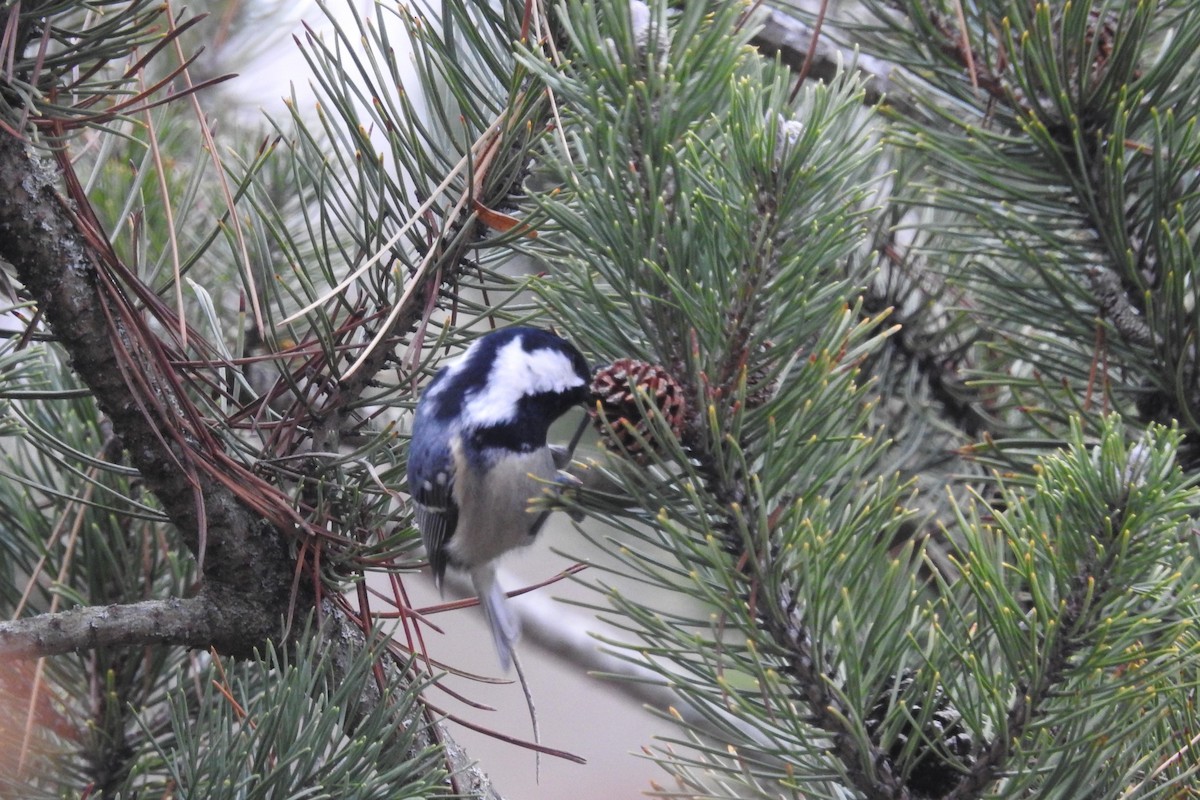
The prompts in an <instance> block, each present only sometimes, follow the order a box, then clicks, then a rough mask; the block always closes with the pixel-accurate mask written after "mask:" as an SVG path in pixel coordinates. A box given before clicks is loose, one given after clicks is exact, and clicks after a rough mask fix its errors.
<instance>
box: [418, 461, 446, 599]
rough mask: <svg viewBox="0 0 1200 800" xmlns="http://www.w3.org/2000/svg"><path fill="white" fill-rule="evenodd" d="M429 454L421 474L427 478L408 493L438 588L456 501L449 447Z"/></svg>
mask: <svg viewBox="0 0 1200 800" xmlns="http://www.w3.org/2000/svg"><path fill="white" fill-rule="evenodd" d="M426 457H427V458H429V457H432V460H431V461H430V463H428V464H427V465H426V469H424V470H422V474H424V475H427V476H428V478H426V479H425V480H423V481H421V482H419V483H418V485H415V486H412V485H410V486H409V491H410V492H411V493H412V501H413V511H414V512H415V516H416V520H417V527H418V528H419V529H420V530H421V541H423V542H424V543H425V552H426V554H428V556H429V566H430V567H431V568H432V569H433V580H434V582H435V583H436V584H437V586H438V588H439V589H440V588H441V586H442V578H443V577H444V576H445V574H446V565H447V563H448V555H447V551H446V544H447V543H448V542H449V541H450V537H452V536H453V535H454V529H455V528H457V527H458V504H457V503H455V502H454V460H453V458H451V456H450V452H449V450H447V451H445V453H444V455H443V454H436V455H432V456H431V454H426Z"/></svg>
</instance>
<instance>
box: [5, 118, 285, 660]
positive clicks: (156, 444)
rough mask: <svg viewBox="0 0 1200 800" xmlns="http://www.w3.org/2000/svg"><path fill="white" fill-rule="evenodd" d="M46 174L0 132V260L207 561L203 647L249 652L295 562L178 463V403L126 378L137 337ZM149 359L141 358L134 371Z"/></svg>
mask: <svg viewBox="0 0 1200 800" xmlns="http://www.w3.org/2000/svg"><path fill="white" fill-rule="evenodd" d="M53 174H54V171H53V169H52V167H51V166H50V165H49V164H48V163H47V161H46V160H45V159H44V158H42V157H40V156H39V155H37V154H36V153H35V151H33V149H32V147H31V146H30V145H27V144H26V143H24V142H22V141H21V140H19V139H18V138H16V137H14V136H11V135H9V134H0V257H3V258H5V259H6V260H8V261H9V262H10V263H11V264H12V265H13V267H14V268H15V269H16V271H17V274H18V275H19V277H20V278H21V281H22V283H23V284H24V286H25V289H26V291H28V292H29V293H30V294H31V295H32V296H33V297H34V298H35V299H36V300H37V302H38V306H39V308H40V309H42V310H43V311H44V313H45V314H46V318H47V319H48V320H49V321H50V323H51V326H52V327H53V330H54V333H55V335H56V337H57V340H58V342H59V343H60V344H61V345H62V346H63V347H64V348H65V349H66V350H67V352H68V353H69V354H70V356H71V362H72V364H73V365H74V367H75V369H76V371H77V372H78V373H79V375H80V377H81V378H82V379H83V381H84V382H85V383H86V384H87V385H88V387H89V388H90V389H91V390H92V391H93V392H94V394H95V396H96V400H97V402H98V403H99V405H100V407H101V408H102V409H104V411H105V412H106V413H107V414H108V416H109V418H110V419H111V421H112V425H113V431H114V433H115V434H116V435H117V436H118V437H120V439H121V441H122V443H123V444H124V446H125V448H126V450H127V451H128V453H129V457H130V461H131V462H132V464H133V465H134V466H135V467H137V468H138V470H139V471H140V472H141V473H142V475H143V476H144V477H145V480H146V484H147V486H149V487H150V489H151V490H152V491H153V492H154V494H155V496H156V497H158V499H159V501H160V502H161V503H162V506H163V508H164V510H165V511H166V513H167V515H168V516H169V517H170V518H171V520H172V521H173V522H174V523H175V525H176V526H177V527H178V529H179V530H180V532H181V534H182V535H183V537H184V540H185V541H186V542H187V543H188V546H189V547H190V548H191V549H192V551H193V553H195V554H196V555H199V554H200V553H201V550H202V543H204V547H203V550H204V552H205V555H206V559H205V586H204V589H203V590H202V591H203V592H204V593H205V594H207V595H209V599H210V601H211V603H212V604H213V606H212V607H213V608H220V609H222V613H221V614H220V615H219V617H218V618H217V619H214V620H213V626H212V628H211V634H212V636H211V639H210V641H209V642H208V644H211V645H213V646H215V647H217V648H218V650H221V651H223V652H240V653H249V652H250V651H252V650H253V648H254V647H255V645H257V644H258V643H260V642H261V641H263V639H265V638H267V637H269V636H273V635H278V634H279V632H280V628H279V621H280V620H281V619H284V618H285V617H286V616H287V609H288V608H289V604H290V602H291V600H292V596H293V587H292V584H293V576H294V570H295V567H294V563H293V561H292V559H291V557H290V554H289V553H288V548H287V545H286V542H285V541H284V539H283V537H282V536H281V535H280V532H279V531H278V530H277V529H276V528H274V527H273V526H270V525H267V524H264V521H263V519H262V517H261V516H259V515H258V514H255V513H253V512H252V511H251V510H250V509H248V508H247V507H246V506H245V505H244V504H243V503H242V502H241V500H240V498H239V497H238V496H237V495H236V493H235V492H234V491H233V489H231V488H230V487H229V486H227V485H225V484H223V483H221V482H220V481H219V480H218V479H217V477H216V476H214V475H212V474H210V473H203V472H200V471H193V472H191V474H189V471H188V470H186V469H185V468H184V467H183V465H184V464H185V463H187V462H188V461H189V460H191V459H194V458H195V457H196V455H198V453H196V452H193V453H188V452H186V451H184V450H182V449H181V446H180V444H178V443H171V442H169V440H168V439H167V438H166V437H165V435H164V432H165V431H170V430H172V428H173V427H174V426H175V422H176V420H177V419H178V418H179V417H181V416H182V415H183V414H184V413H185V411H184V408H185V406H187V405H188V404H187V401H186V399H185V398H182V397H180V396H179V395H178V394H175V393H173V392H172V391H171V389H170V387H171V386H172V383H171V382H170V381H169V380H167V379H166V376H163V375H159V376H154V375H146V374H140V375H136V376H135V375H131V374H130V370H129V368H128V366H127V363H128V354H127V353H121V352H118V349H117V348H118V343H120V346H122V347H124V348H128V347H131V346H133V345H132V343H133V342H134V341H135V335H134V334H132V333H131V332H130V331H129V330H128V329H126V328H124V327H123V326H122V325H121V323H120V322H119V321H114V320H113V319H112V318H111V317H110V316H109V313H108V312H106V310H105V300H104V297H103V296H102V289H101V285H100V284H101V278H100V269H99V264H100V262H101V260H102V259H103V257H104V256H103V254H101V253H100V252H98V251H97V250H96V248H95V246H94V245H93V244H92V243H91V241H94V240H89V238H88V237H87V236H85V235H84V234H83V233H82V232H81V230H80V228H79V223H78V220H77V218H75V217H74V216H73V215H72V214H70V213H69V212H68V211H67V206H66V204H65V203H64V201H63V200H62V199H61V198H60V197H59V196H58V194H57V193H56V191H55V190H54V188H53V185H52V183H51V181H50V178H49V177H48V176H49V175H53ZM151 363H155V362H154V361H153V360H151V359H146V358H143V359H141V360H140V365H141V366H143V367H146V366H147V365H149V364H151ZM135 379H136V380H141V381H143V383H144V385H148V386H151V387H153V388H152V391H153V392H154V393H155V398H154V399H155V400H156V401H157V402H156V404H155V405H154V406H153V407H151V406H149V405H144V404H141V403H138V402H137V401H135V399H134V398H135V397H137V396H138V395H137V392H136V391H134V390H133V389H132V388H131V386H130V381H132V380H135Z"/></svg>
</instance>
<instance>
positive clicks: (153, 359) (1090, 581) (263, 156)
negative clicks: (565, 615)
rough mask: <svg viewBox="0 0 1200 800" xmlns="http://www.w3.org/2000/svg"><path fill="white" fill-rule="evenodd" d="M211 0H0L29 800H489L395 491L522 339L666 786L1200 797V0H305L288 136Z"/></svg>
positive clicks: (8, 552)
mask: <svg viewBox="0 0 1200 800" xmlns="http://www.w3.org/2000/svg"><path fill="white" fill-rule="evenodd" d="M212 5H213V7H212V9H211V10H212V11H214V12H217V13H215V14H214V15H213V16H211V17H208V18H205V17H204V16H203V15H202V14H196V13H194V12H193V11H185V10H184V9H182V8H180V7H177V6H175V5H174V4H172V3H162V2H154V3H151V2H140V1H139V0H129V1H127V2H116V1H115V0H111V1H107V0H106V1H105V2H89V3H82V2H66V1H65V0H62V1H58V2H53V1H47V2H33V1H30V0H25V1H24V2H20V3H7V4H4V5H3V6H0V266H3V267H4V276H5V279H6V285H5V286H4V287H3V288H4V290H5V291H4V298H5V299H4V301H3V302H4V303H5V305H6V308H5V315H4V319H5V324H4V328H5V330H8V331H10V333H8V334H7V335H6V336H5V338H3V339H2V340H0V342H2V344H0V436H3V437H4V441H5V462H4V464H3V466H0V471H2V472H3V475H4V480H0V608H2V609H3V614H2V616H3V617H4V618H5V620H7V621H4V622H0V796H3V797H10V796H11V797H60V796H103V797H114V798H116V797H129V798H132V797H159V796H163V797H166V796H186V797H230V798H235V797H237V798H241V797H263V798H267V797H271V798H290V797H297V798H299V797H317V796H323V797H346V798H356V797H363V798H367V797H427V796H479V797H497V796H498V795H497V793H496V792H495V790H494V789H492V788H491V787H490V785H489V783H488V781H487V778H486V774H485V773H486V770H487V767H488V765H487V764H486V763H485V764H482V765H480V767H475V768H472V767H470V758H469V755H468V754H464V753H463V752H462V751H461V750H460V748H458V746H457V745H456V744H455V743H454V742H453V740H452V739H450V738H449V736H448V735H447V732H446V730H445V727H444V725H443V724H442V720H443V718H444V717H446V716H447V715H449V716H451V717H454V716H455V715H456V714H457V712H456V711H454V710H453V709H450V710H448V709H447V708H444V707H443V705H442V703H443V701H444V699H445V697H446V696H447V695H446V694H444V693H443V692H441V690H440V688H439V687H438V683H439V682H440V680H441V677H442V674H443V672H444V670H445V669H446V668H447V667H449V668H451V669H460V668H461V669H472V668H473V666H472V665H456V664H452V665H443V664H439V663H437V662H436V659H434V658H430V657H429V656H430V653H431V652H432V651H431V648H430V646H429V642H430V641H432V640H433V639H434V637H436V636H438V635H439V634H438V632H437V630H436V628H435V627H433V626H432V625H431V624H430V623H429V621H428V620H429V618H428V617H427V616H425V615H423V614H421V613H417V611H416V610H414V609H413V608H411V607H410V602H409V599H408V592H407V591H406V588H405V585H406V582H407V581H410V580H414V579H415V578H414V576H413V575H412V573H414V572H415V571H416V570H417V569H419V568H420V566H421V563H422V554H421V553H420V550H419V536H418V535H417V533H416V531H415V530H414V529H413V527H412V516H411V511H410V509H409V508H408V505H407V502H406V495H405V491H406V487H404V485H403V480H404V479H403V476H404V473H405V458H406V451H407V425H408V422H409V419H410V412H411V409H412V407H413V404H414V401H415V398H416V396H417V393H418V392H419V389H420V387H421V386H422V385H424V383H425V382H426V381H427V378H428V377H429V375H430V374H431V373H432V371H433V370H434V369H435V368H436V367H437V366H438V365H439V363H440V362H441V359H442V358H443V357H444V356H445V355H447V354H448V353H452V352H454V351H455V350H457V349H459V348H461V347H462V346H465V345H466V344H467V343H469V342H470V341H471V340H472V339H473V338H474V337H475V336H477V335H478V333H479V332H480V331H481V330H484V329H486V328H487V327H490V326H494V325H501V324H508V323H511V322H515V321H521V322H533V323H534V324H539V325H543V326H554V327H555V328H556V329H557V330H558V331H559V332H560V333H561V334H562V335H563V336H565V337H566V338H568V339H570V340H571V341H572V342H574V343H575V344H577V345H578V346H579V347H580V349H581V350H583V351H584V352H585V353H586V354H587V356H588V359H589V362H590V363H592V364H594V365H597V371H596V374H595V377H594V380H593V387H592V388H593V392H594V397H593V402H592V403H591V408H590V409H589V413H590V415H591V417H592V422H593V424H594V426H595V429H596V435H595V437H594V438H595V446H592V443H591V442H585V443H584V445H583V446H581V447H580V448H579V449H578V450H577V451H576V452H575V461H574V463H573V464H572V465H571V467H570V470H571V471H573V472H574V473H575V474H576V476H577V477H578V478H579V481H578V483H576V484H572V485H571V487H570V489H569V490H568V491H565V492H563V493H561V494H557V495H554V496H550V495H548V496H547V498H540V499H538V500H537V501H536V503H535V509H534V510H535V511H540V510H546V509H551V508H553V509H558V510H565V511H568V512H570V513H571V515H572V517H573V518H574V519H577V520H580V521H579V522H577V523H576V527H575V530H576V532H577V538H576V539H575V540H574V541H573V542H571V543H568V544H566V545H564V549H565V550H567V551H568V552H571V551H573V550H574V551H577V552H579V553H580V554H581V557H584V558H586V555H583V554H585V553H586V552H587V549H588V547H591V548H600V549H601V550H603V551H605V552H606V555H607V556H608V558H606V559H604V560H603V561H601V562H599V563H602V564H604V565H605V566H602V567H601V566H595V567H593V568H592V569H589V570H585V571H583V572H582V573H580V575H579V579H580V580H582V581H584V582H585V583H586V584H587V585H588V586H589V587H591V589H592V590H593V592H592V593H591V595H590V597H591V598H592V599H591V601H590V602H589V603H587V604H586V605H587V608H588V610H589V611H591V612H594V615H595V618H596V620H597V622H596V625H597V627H596V630H597V632H598V634H599V635H598V639H597V647H603V648H604V649H606V650H608V651H610V652H611V653H612V654H614V655H615V656H616V657H617V658H618V659H619V660H620V661H622V662H625V663H627V664H628V665H629V673H628V674H627V675H625V676H624V680H625V681H626V682H631V681H642V682H644V683H647V684H651V685H652V686H654V687H656V688H657V689H659V690H662V691H665V692H667V693H669V695H670V697H671V701H670V703H669V705H666V704H664V705H663V707H661V708H658V709H656V710H657V711H659V712H661V718H662V729H661V730H662V733H661V737H660V738H659V739H658V740H657V741H656V742H654V743H648V749H647V752H649V753H650V754H651V755H652V757H653V759H654V760H655V761H656V762H657V763H658V764H659V765H660V766H661V768H662V770H663V777H661V778H660V779H659V780H658V781H656V782H654V783H653V784H651V785H650V786H648V787H647V790H648V791H649V793H650V794H651V796H658V797H664V798H665V797H672V798H675V797H687V798H759V797H761V798H781V797H789V798H806V799H807V798H836V799H837V800H850V798H866V799H868V800H884V799H885V798H886V799H889V800H909V799H910V798H911V799H914V800H915V799H917V798H947V799H951V798H952V799H954V800H967V799H968V798H1016V797H1029V798H1034V797H1036V798H1064V799H1066V798H1083V797H1086V798H1096V799H1097V800H1099V799H1100V798H1111V799H1112V800H1126V799H1127V798H1128V799H1132V798H1143V797H1146V798H1150V797H1161V798H1182V797H1188V796H1192V794H1191V793H1194V788H1192V787H1194V785H1196V784H1197V782H1198V780H1200V778H1198V776H1197V773H1198V772H1200V757H1198V755H1200V754H1198V752H1197V736H1198V734H1197V731H1198V730H1200V719H1198V718H1197V714H1196V709H1195V705H1196V697H1195V687H1196V682H1197V677H1198V676H1200V642H1198V641H1197V634H1196V630H1195V622H1194V621H1195V619H1196V615H1197V611H1198V610H1200V609H1198V608H1197V597H1198V596H1200V594H1198V592H1197V585H1198V583H1200V567H1198V565H1197V530H1198V525H1197V509H1198V500H1200V496H1198V494H1197V491H1196V490H1195V488H1194V486H1195V483H1196V470H1197V468H1198V466H1200V455H1198V453H1200V450H1198V449H1197V442H1198V441H1200V422H1198V421H1197V420H1198V419H1200V412H1198V411H1197V408H1198V407H1200V401H1198V399H1197V398H1198V397H1200V384H1198V381H1200V368H1198V367H1197V360H1198V357H1200V356H1198V354H1200V350H1198V349H1197V348H1198V346H1200V345H1198V344H1197V342H1198V340H1200V336H1198V335H1197V326H1198V325H1200V319H1198V317H1197V315H1196V309H1197V306H1198V303H1197V299H1198V298H1197V292H1198V291H1200V289H1198V280H1200V272H1198V271H1197V267H1196V252H1197V248H1198V246H1200V245H1198V243H1197V236H1198V230H1200V221H1198V220H1200V199H1198V198H1200V194H1198V193H1197V192H1196V190H1195V189H1196V181H1197V177H1196V176H1197V174H1200V173H1198V172H1197V164H1200V134H1198V133H1197V126H1196V119H1195V116H1196V114H1197V113H1200V112H1198V111H1197V109H1200V103H1198V102H1197V100H1200V98H1198V97H1197V92H1200V75H1198V74H1197V70H1198V69H1200V62H1198V61H1197V58H1196V52H1197V50H1198V47H1197V46H1198V45H1200V10H1197V9H1196V8H1195V6H1194V4H1193V3H1191V2H1184V0H1158V2H1152V1H1151V0H1091V2H1079V3H1076V2H1028V1H1027V0H979V1H978V2H965V0H864V2H862V3H861V4H855V5H853V7H851V6H849V5H843V6H839V7H835V8H831V7H830V6H831V5H833V4H828V3H823V2H813V3H808V2H803V1H802V0H795V3H794V4H793V5H780V6H779V7H778V8H775V9H767V8H765V7H762V6H760V5H745V4H740V3H725V2H711V3H700V2H694V3H667V2H665V0H655V1H654V2H651V3H645V2H642V1H641V0H596V1H595V2H582V0H562V1H561V2H550V1H549V0H544V1H543V0H528V1H527V2H526V1H525V0H522V1H521V2H517V1H516V0H495V1H494V2H477V1H476V0H446V2H444V3H442V4H440V5H438V6H437V7H431V8H421V7H405V6H395V5H393V4H388V3H379V4H376V5H373V6H371V8H370V11H369V13H368V15H367V16H366V17H362V18H360V17H357V16H355V17H352V18H347V17H346V16H345V15H342V14H335V13H333V11H331V10H329V9H326V8H325V7H324V6H320V7H319V10H320V11H321V12H323V13H327V14H328V16H329V27H328V29H327V30H326V31H325V32H324V33H320V34H319V33H317V32H316V30H315V28H306V33H305V35H304V36H301V37H299V38H298V40H297V46H298V47H299V48H300V50H301V52H302V53H303V55H304V58H305V60H306V63H307V66H308V68H309V70H310V74H311V80H312V85H313V87H314V90H315V92H316V93H317V95H318V100H319V102H318V104H317V106H316V107H315V109H309V108H305V107H303V106H302V103H301V102H300V101H299V100H298V99H297V98H293V99H292V101H291V102H290V103H287V104H285V105H282V106H280V107H279V108H277V109H274V110H273V111H269V112H268V117H267V121H266V122H264V123H262V125H263V126H265V127H262V128H259V129H258V131H257V133H256V132H254V131H255V129H254V127H253V126H254V125H255V124H257V123H242V122H237V121H234V120H221V124H220V125H216V124H215V123H216V121H217V118H218V117H219V112H218V111H217V108H218V105H219V104H218V103H216V102H214V101H213V100H211V98H218V97H220V95H219V92H220V91H221V87H220V84H221V83H222V82H223V80H224V75H223V71H222V70H223V68H222V67H220V66H218V65H220V64H221V63H222V58H230V57H232V55H233V53H234V51H236V49H237V48H238V46H239V42H241V40H240V39H239V38H238V36H236V35H235V36H232V37H226V36H225V33H227V32H228V31H230V30H245V31H253V30H259V29H261V24H260V21H259V20H257V19H256V18H255V15H256V14H258V13H261V12H260V11H258V10H256V9H250V8H246V7H243V6H241V5H240V4H237V3H226V4H219V3H214V4H212ZM216 23H220V24H216ZM781 24H786V25H789V26H791V27H790V28H789V30H790V31H792V32H793V33H795V34H796V35H797V36H798V39H796V40H795V41H799V42H800V43H801V44H802V45H804V46H797V45H796V44H795V41H793V40H790V39H787V37H780V36H779V35H777V34H778V30H777V29H776V28H777V27H778V26H779V25H781ZM223 32H225V33H223ZM201 44H208V45H209V46H210V47H211V48H212V49H214V50H215V53H209V54H207V55H206V56H205V57H204V58H203V59H200V58H198V57H195V56H193V55H191V54H192V53H195V52H197V51H198V49H199V46H200V45H201ZM856 54H861V55H856ZM816 76H820V79H818V78H817V77H816ZM247 126H249V127H247ZM263 130H265V131H266V132H265V133H263ZM593 552H594V551H593ZM609 573H612V574H611V575H610V574H609ZM616 577H619V578H620V579H622V580H621V581H617V580H614V578H616ZM638 585H645V586H648V587H653V589H654V591H653V592H647V593H642V592H639V591H637V590H636V588H630V587H636V586H638ZM618 586H621V587H625V588H616V587H618ZM380 587H386V589H381V588H380ZM385 627H386V628H387V630H386V635H384V633H385V632H383V629H384V628H385ZM488 687H489V685H488V684H487V683H480V684H479V688H478V689H477V693H478V695H479V697H478V698H477V699H479V700H480V701H481V702H483V703H486V702H487V698H486V693H487V691H488ZM540 713H541V714H542V715H543V716H547V715H554V714H557V713H560V712H559V710H557V709H554V708H542V709H541V710H540ZM465 721H466V722H467V723H468V724H475V725H478V722H477V721H475V722H473V721H472V720H465ZM530 746H534V747H538V748H540V749H541V750H542V751H543V752H549V753H551V754H553V755H564V754H561V753H555V752H554V751H553V743H552V742H550V743H546V744H544V745H542V744H531V745H530ZM581 769H586V768H581Z"/></svg>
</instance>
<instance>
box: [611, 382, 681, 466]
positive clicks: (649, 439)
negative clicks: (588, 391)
mask: <svg viewBox="0 0 1200 800" xmlns="http://www.w3.org/2000/svg"><path fill="white" fill-rule="evenodd" d="M638 393H641V403H642V406H643V407H648V406H654V407H656V408H658V410H659V413H661V414H662V416H663V419H664V420H666V422H667V425H668V426H669V427H670V430H671V433H672V434H673V435H674V436H676V437H679V436H680V435H681V434H682V433H683V426H684V421H685V418H686V415H687V400H686V399H685V398H684V393H683V387H682V386H681V385H680V384H679V381H677V380H675V378H674V377H672V376H671V374H670V373H669V372H667V371H666V370H665V369H663V368H662V367H660V366H658V365H656V364H648V363H646V362H645V361H635V360H634V359H631V358H621V359H617V360H616V361H614V362H613V363H611V364H609V365H608V366H607V367H604V368H603V369H601V370H599V371H598V372H597V373H596V376H595V377H594V378H593V379H592V394H593V396H594V398H595V402H596V409H595V410H594V411H593V412H592V422H593V424H594V425H595V426H596V429H597V430H598V431H600V434H601V437H602V439H601V443H602V444H603V445H604V446H605V447H607V448H609V449H612V450H616V451H617V452H620V453H623V454H624V455H626V456H628V457H629V458H631V459H633V460H634V461H635V462H637V463H638V464H642V465H645V464H648V463H650V453H649V452H648V450H649V451H653V452H662V450H663V448H662V446H661V443H660V442H659V441H658V440H657V434H656V433H655V431H654V429H653V427H652V426H651V424H650V420H649V419H647V418H646V417H645V416H644V415H643V414H642V411H641V409H639V408H638V400H637V394H638Z"/></svg>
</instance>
